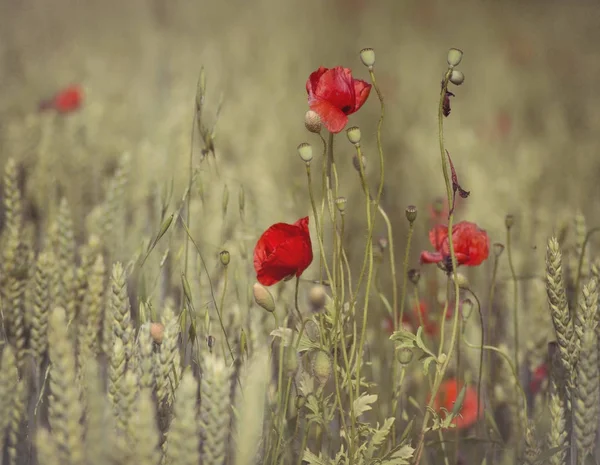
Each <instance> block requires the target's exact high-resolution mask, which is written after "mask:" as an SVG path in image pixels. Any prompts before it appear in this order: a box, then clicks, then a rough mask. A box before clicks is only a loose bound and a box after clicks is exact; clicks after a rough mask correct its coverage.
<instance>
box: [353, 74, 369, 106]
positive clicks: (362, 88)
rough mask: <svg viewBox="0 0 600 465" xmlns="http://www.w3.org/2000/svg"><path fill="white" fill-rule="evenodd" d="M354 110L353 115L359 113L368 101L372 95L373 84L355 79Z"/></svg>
mask: <svg viewBox="0 0 600 465" xmlns="http://www.w3.org/2000/svg"><path fill="white" fill-rule="evenodd" d="M353 83H354V108H353V110H352V112H351V113H354V112H355V111H358V110H359V108H360V107H362V106H363V104H364V103H365V102H366V101H367V99H368V98H369V94H370V93H371V84H369V83H368V82H365V81H361V80H360V79H354V82H353Z"/></svg>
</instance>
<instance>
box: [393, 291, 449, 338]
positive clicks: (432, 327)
mask: <svg viewBox="0 0 600 465" xmlns="http://www.w3.org/2000/svg"><path fill="white" fill-rule="evenodd" d="M442 310H443V307H442ZM451 310H452V309H448V312H447V314H446V319H447V320H449V319H450V318H451V317H452V311H451ZM419 314H420V316H419ZM421 320H423V321H422V323H421ZM401 323H402V326H403V327H404V329H406V330H408V331H411V332H414V330H415V329H416V328H418V327H419V326H423V332H424V333H425V334H427V335H429V336H435V335H436V334H437V333H438V331H439V325H438V323H437V322H436V321H434V320H433V319H431V318H430V316H429V308H428V307H427V303H426V302H425V301H424V300H422V301H421V302H419V305H418V306H417V305H415V306H413V308H412V313H408V312H407V313H405V314H404V315H403V316H402V322H401ZM383 326H384V329H385V330H386V332H388V333H389V334H392V333H393V332H394V331H395V330H394V319H393V318H392V316H390V315H388V316H387V317H386V319H385V321H384V324H383Z"/></svg>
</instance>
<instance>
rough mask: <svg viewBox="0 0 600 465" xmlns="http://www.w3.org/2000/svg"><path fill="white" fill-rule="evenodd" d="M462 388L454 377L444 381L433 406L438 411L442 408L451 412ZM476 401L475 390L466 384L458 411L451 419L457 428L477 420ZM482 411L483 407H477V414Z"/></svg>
mask: <svg viewBox="0 0 600 465" xmlns="http://www.w3.org/2000/svg"><path fill="white" fill-rule="evenodd" d="M462 388H463V384H462V383H461V382H459V381H458V380H457V379H456V378H450V379H448V380H446V381H444V382H443V383H442V385H441V386H440V389H439V391H438V393H437V396H436V398H435V400H434V402H433V408H434V409H435V410H436V411H438V412H440V413H441V411H442V410H441V409H442V408H444V409H446V410H447V411H448V412H452V409H453V408H454V403H455V402H456V400H457V398H458V395H459V394H460V391H461V390H462ZM428 401H429V400H428ZM478 403H479V402H478V396H477V390H475V389H474V388H473V387H471V386H467V388H466V389H465V397H464V399H463V403H462V406H461V408H460V410H459V411H458V415H457V416H456V418H454V420H452V424H453V425H455V426H456V427H457V428H458V429H465V428H468V427H470V426H472V425H473V424H475V423H476V422H477V410H478V409H477V404H478ZM482 413H483V409H482V408H479V414H480V415H481V414H482Z"/></svg>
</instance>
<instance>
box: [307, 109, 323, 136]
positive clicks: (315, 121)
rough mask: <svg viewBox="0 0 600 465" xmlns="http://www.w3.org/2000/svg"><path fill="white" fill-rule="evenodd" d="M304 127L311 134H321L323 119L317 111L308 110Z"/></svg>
mask: <svg viewBox="0 0 600 465" xmlns="http://www.w3.org/2000/svg"><path fill="white" fill-rule="evenodd" d="M304 126H305V127H306V129H308V130H309V131H310V132H312V133H314V134H319V133H320V132H321V127H322V124H321V117H320V116H319V114H318V113H317V112H316V111H313V110H308V111H307V112H306V114H305V115H304Z"/></svg>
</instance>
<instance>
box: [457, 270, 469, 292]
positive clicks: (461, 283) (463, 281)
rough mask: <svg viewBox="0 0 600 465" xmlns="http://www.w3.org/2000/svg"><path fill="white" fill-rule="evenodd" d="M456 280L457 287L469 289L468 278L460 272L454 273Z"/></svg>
mask: <svg viewBox="0 0 600 465" xmlns="http://www.w3.org/2000/svg"><path fill="white" fill-rule="evenodd" d="M456 282H457V283H458V287H459V288H461V289H470V286H469V280H468V279H467V277H466V276H465V275H464V274H462V273H456Z"/></svg>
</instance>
